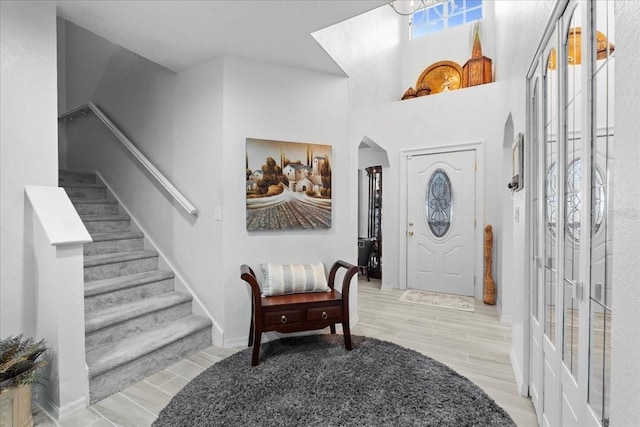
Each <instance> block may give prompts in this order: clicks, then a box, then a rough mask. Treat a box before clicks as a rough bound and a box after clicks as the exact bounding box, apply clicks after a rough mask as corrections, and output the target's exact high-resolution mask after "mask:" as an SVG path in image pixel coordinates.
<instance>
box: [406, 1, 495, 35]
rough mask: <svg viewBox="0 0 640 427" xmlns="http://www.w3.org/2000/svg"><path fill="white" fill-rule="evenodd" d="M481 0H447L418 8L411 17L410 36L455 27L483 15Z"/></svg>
mask: <svg viewBox="0 0 640 427" xmlns="http://www.w3.org/2000/svg"><path fill="white" fill-rule="evenodd" d="M483 14H484V12H483V5H482V0H449V1H445V2H442V3H436V4H434V5H432V6H429V7H425V8H423V9H420V10H418V11H416V12H414V14H413V15H412V17H411V38H412V39H417V38H420V37H424V36H426V35H429V34H435V33H438V32H440V31H444V30H445V29H447V28H452V27H457V26H459V25H463V24H467V23H469V22H473V21H477V20H480V19H482V17H483Z"/></svg>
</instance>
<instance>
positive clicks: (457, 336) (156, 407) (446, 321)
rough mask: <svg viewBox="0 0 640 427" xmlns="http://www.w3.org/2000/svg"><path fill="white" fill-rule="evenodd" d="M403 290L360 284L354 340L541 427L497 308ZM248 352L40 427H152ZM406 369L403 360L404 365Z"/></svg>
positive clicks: (148, 382) (38, 415)
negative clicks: (202, 376)
mask: <svg viewBox="0 0 640 427" xmlns="http://www.w3.org/2000/svg"><path fill="white" fill-rule="evenodd" d="M400 295H402V291H400V290H391V291H381V290H380V284H379V282H378V281H375V280H372V281H371V282H367V281H366V280H360V281H359V290H358V301H359V302H358V305H359V307H358V308H359V318H360V319H359V323H358V324H357V325H355V326H354V327H353V328H352V334H356V335H367V336H371V337H374V338H378V339H382V340H386V341H391V342H394V343H396V344H399V345H402V346H404V347H407V348H411V349H413V350H416V351H418V352H420V353H423V354H425V355H427V356H430V357H432V358H434V359H436V360H438V361H440V362H442V363H444V364H446V365H448V366H449V367H451V368H453V369H455V370H456V371H457V372H458V373H460V374H461V375H464V376H466V377H467V378H469V379H470V380H471V381H473V382H474V383H475V384H477V385H478V386H479V387H481V388H482V389H483V390H484V391H485V392H486V393H487V394H488V395H489V396H491V397H492V398H493V399H494V400H495V401H496V402H497V403H498V404H499V405H500V406H502V407H503V408H504V409H505V410H506V411H507V412H508V413H509V415H511V417H512V418H513V420H514V421H515V422H516V424H517V425H518V426H524V427H529V426H537V425H538V424H537V421H536V417H535V413H534V410H533V405H532V404H531V401H530V400H529V399H528V398H524V397H521V396H519V395H518V392H517V390H516V383H515V379H514V376H513V371H512V369H511V364H510V362H509V350H510V342H511V326H510V325H507V324H503V323H500V321H499V320H498V315H497V312H496V309H495V307H491V306H486V305H484V304H483V303H482V302H481V301H476V305H475V312H464V311H459V310H448V309H444V308H436V307H431V306H426V305H421V304H415V303H410V302H403V301H399V298H400ZM243 348H245V347H240V348H235V349H225V348H219V347H215V346H212V347H209V348H207V349H205V350H203V351H201V352H199V353H197V354H195V355H193V356H191V357H189V358H187V359H184V360H182V361H180V362H178V363H176V364H175V365H173V366H171V367H169V368H167V369H165V370H163V371H161V372H159V373H157V374H155V375H152V376H150V377H148V378H146V379H145V380H143V381H141V382H139V383H137V384H135V385H133V386H132V387H129V388H128V389H126V390H124V391H122V392H120V393H117V394H115V395H113V396H110V397H108V398H106V399H104V400H102V401H100V402H98V403H97V404H95V405H92V406H91V407H89V408H86V409H84V410H81V411H78V412H76V413H74V414H73V415H72V416H71V417H68V418H66V419H64V420H63V421H62V422H61V423H60V424H56V423H55V422H53V421H51V420H50V419H49V418H48V417H47V416H46V414H44V413H43V412H42V411H41V410H40V409H38V408H35V409H34V411H35V412H34V421H35V425H36V426H55V425H60V426H62V427H88V426H91V427H103V426H104V427H107V426H108V427H113V426H123V427H126V426H131V427H145V426H150V425H151V423H152V422H153V421H154V420H155V418H156V417H157V414H158V413H159V412H160V410H161V409H162V408H163V407H164V406H165V405H166V404H167V403H168V402H169V401H170V400H171V398H172V396H174V395H175V394H176V393H177V392H178V391H180V390H181V389H182V387H184V385H185V384H187V383H188V382H189V381H190V380H192V379H193V378H194V377H195V376H197V375H198V374H199V373H200V372H202V371H203V370H205V369H207V368H208V367H209V366H211V365H212V364H214V363H216V362H218V361H219V360H222V359H223V358H225V357H227V356H229V355H231V354H233V353H234V352H236V351H238V350H241V349H243ZM399 362H401V361H399Z"/></svg>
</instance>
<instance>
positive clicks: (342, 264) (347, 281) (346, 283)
mask: <svg viewBox="0 0 640 427" xmlns="http://www.w3.org/2000/svg"><path fill="white" fill-rule="evenodd" d="M341 268H344V269H346V270H347V271H346V272H345V273H344V277H343V278H342V299H344V300H346V301H347V302H348V300H349V287H351V279H352V278H353V276H354V275H355V274H356V273H357V272H358V267H356V266H355V265H353V264H349V263H348V262H346V261H342V260H338V261H336V262H335V263H333V266H332V267H331V270H330V271H329V287H330V288H331V289H333V288H334V286H335V280H336V274H337V273H338V270H340V269H341Z"/></svg>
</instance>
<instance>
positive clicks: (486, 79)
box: [462, 22, 492, 87]
mask: <svg viewBox="0 0 640 427" xmlns="http://www.w3.org/2000/svg"><path fill="white" fill-rule="evenodd" d="M472 34H473V47H472V49H471V59H469V60H468V61H467V62H466V63H465V64H464V65H463V66H462V87H470V86H477V85H482V84H485V83H491V81H492V73H491V59H490V58H487V57H486V56H483V55H482V44H481V42H480V22H476V23H475V24H474V26H473V33H472Z"/></svg>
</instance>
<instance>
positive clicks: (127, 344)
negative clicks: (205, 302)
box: [86, 314, 212, 378]
mask: <svg viewBox="0 0 640 427" xmlns="http://www.w3.org/2000/svg"><path fill="white" fill-rule="evenodd" d="M211 324H212V322H211V320H210V319H208V318H206V317H203V316H198V315H194V314H192V315H190V316H186V317H183V318H181V319H178V320H175V321H173V322H171V323H168V324H167V325H165V327H163V328H159V329H154V330H152V331H148V332H144V333H141V334H137V335H134V336H131V337H128V338H125V339H123V340H120V341H117V342H115V343H113V344H111V345H109V346H108V347H105V348H97V349H95V350H92V351H90V352H88V353H87V358H86V360H87V365H88V366H89V378H94V377H97V376H99V375H101V374H103V373H105V372H107V371H110V370H112V369H114V368H116V367H118V366H121V365H124V364H126V363H128V362H131V361H133V360H135V359H138V358H140V357H143V356H145V355H147V354H150V353H152V352H154V351H156V350H158V349H160V348H162V347H164V346H166V345H169V344H171V343H172V342H175V341H177V340H180V339H182V338H185V337H187V336H189V335H191V334H193V333H195V332H198V331H201V330H202V329H205V328H207V327H210V326H211Z"/></svg>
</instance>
